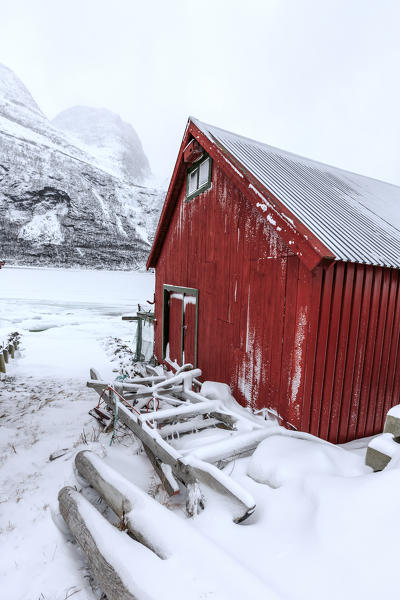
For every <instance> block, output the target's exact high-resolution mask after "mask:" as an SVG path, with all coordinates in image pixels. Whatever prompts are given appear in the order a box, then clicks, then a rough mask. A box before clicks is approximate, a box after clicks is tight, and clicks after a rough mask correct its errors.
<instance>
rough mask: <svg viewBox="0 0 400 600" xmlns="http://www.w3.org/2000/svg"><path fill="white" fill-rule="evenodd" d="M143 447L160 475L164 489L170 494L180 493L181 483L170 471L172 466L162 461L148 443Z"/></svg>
mask: <svg viewBox="0 0 400 600" xmlns="http://www.w3.org/2000/svg"><path fill="white" fill-rule="evenodd" d="M143 448H144V451H145V452H146V454H147V458H148V459H149V461H150V462H151V464H152V465H153V469H154V470H155V472H156V473H157V475H158V476H159V478H160V481H161V485H162V487H163V488H164V490H165V491H166V492H167V494H168V495H169V496H176V494H179V492H180V488H179V484H178V482H177V481H176V479H175V478H174V476H173V475H172V472H171V471H168V469H170V468H171V467H170V466H169V465H168V466H166V465H165V464H164V463H162V462H161V461H160V460H159V459H158V458H157V457H156V455H155V454H154V452H152V451H151V450H150V448H149V447H148V446H146V444H143Z"/></svg>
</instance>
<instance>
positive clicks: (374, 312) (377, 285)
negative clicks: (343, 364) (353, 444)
mask: <svg viewBox="0 0 400 600" xmlns="http://www.w3.org/2000/svg"><path fill="white" fill-rule="evenodd" d="M382 275H383V270H382V269H381V268H379V267H378V268H377V267H374V278H373V285H372V295H371V304H370V310H369V323H368V338H367V343H366V349H365V355H364V369H363V377H362V384H361V395H360V410H359V414H358V424H357V437H358V436H360V437H362V436H367V435H372V432H373V425H372V422H373V420H372V419H371V417H370V418H368V413H370V411H371V407H370V391H371V384H372V373H373V366H374V355H375V340H376V335H377V331H378V327H379V309H380V299H381V293H382V279H383V277H382ZM369 432H370V433H369Z"/></svg>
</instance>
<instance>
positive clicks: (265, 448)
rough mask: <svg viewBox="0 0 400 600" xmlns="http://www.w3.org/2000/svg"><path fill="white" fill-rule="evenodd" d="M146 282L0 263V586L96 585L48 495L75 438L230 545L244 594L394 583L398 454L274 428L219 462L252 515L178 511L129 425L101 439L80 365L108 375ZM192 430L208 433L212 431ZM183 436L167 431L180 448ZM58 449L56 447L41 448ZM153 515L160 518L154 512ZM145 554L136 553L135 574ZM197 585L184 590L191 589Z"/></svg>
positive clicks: (88, 598)
mask: <svg viewBox="0 0 400 600" xmlns="http://www.w3.org/2000/svg"><path fill="white" fill-rule="evenodd" d="M152 288H153V277H152V276H151V275H147V274H137V273H136V274H134V273H126V272H123V273H121V272H104V271H103V272H100V271H93V272H90V271H67V270H53V269H48V270H36V269H3V270H2V271H0V340H1V339H2V338H3V337H4V336H5V335H6V334H7V333H8V332H10V331H14V330H19V331H20V332H21V333H22V334H23V338H22V356H21V357H20V358H18V359H16V360H15V361H12V362H10V363H9V365H8V371H7V376H6V378H5V379H4V380H3V381H2V382H0V424H1V429H0V469H1V471H0V520H1V522H0V556H1V558H2V560H1V565H0V577H1V582H2V587H1V598H5V599H7V600H66V599H67V598H70V597H73V598H74V599H76V600H95V599H98V598H99V597H100V592H99V590H98V589H96V586H95V584H94V582H93V581H92V579H91V575H90V571H89V570H88V568H87V564H86V562H85V560H84V558H83V555H82V554H81V552H80V551H79V550H78V548H77V546H76V545H74V544H72V543H71V542H70V537H69V536H68V532H66V530H65V526H63V523H62V520H61V518H60V516H59V514H58V506H57V493H58V491H59V489H60V488H61V487H62V486H64V485H67V484H70V485H76V486H77V487H78V489H80V487H81V485H82V480H80V479H79V478H77V477H76V475H75V473H74V469H73V457H74V455H75V453H76V452H77V451H78V450H80V449H83V448H86V449H87V448H90V449H92V450H94V451H95V452H96V453H98V454H99V455H100V456H103V457H104V459H105V461H106V463H107V464H108V465H110V466H112V467H114V468H115V469H116V470H118V471H119V472H120V473H121V474H122V475H124V476H125V477H126V478H128V479H130V480H131V481H132V482H133V483H135V484H136V485H137V486H139V487H140V488H141V489H143V490H145V491H147V492H150V493H151V494H152V495H153V496H155V497H156V498H157V499H158V500H160V501H161V502H162V503H164V504H165V505H166V506H167V507H169V508H170V509H171V510H173V511H174V513H175V514H176V515H178V516H179V517H180V518H181V519H185V523H187V524H188V526H189V530H190V529H192V530H193V540H196V542H194V544H195V543H198V540H199V539H200V538H199V537H198V536H199V535H201V536H202V538H201V539H205V540H206V541H207V543H209V544H211V547H215V548H216V551H217V550H218V556H219V557H220V558H219V560H224V558H223V557H224V556H226V564H229V565H231V567H230V568H231V570H232V581H233V585H232V589H234V588H235V586H234V582H235V578H238V577H240V578H243V577H245V578H248V581H249V586H250V587H249V591H248V596H247V597H248V598H249V599H250V600H268V598H276V597H278V598H282V599H290V600H320V599H321V598H324V600H326V599H329V600H337V599H338V598H340V599H341V600H347V599H348V600H350V599H351V600H354V599H356V598H357V599H358V598H360V599H362V600H376V598H380V597H385V596H389V595H391V596H393V595H395V594H396V593H397V589H398V575H397V568H398V566H397V563H398V560H397V537H398V535H399V534H400V524H399V521H398V519H397V515H398V506H399V502H400V468H398V467H396V464H397V463H394V466H395V467H396V468H392V469H390V468H389V469H387V470H385V471H384V472H382V473H376V474H373V473H372V472H371V471H370V469H369V468H367V467H365V465H364V456H365V441H362V442H357V443H352V444H349V445H346V446H345V447H334V446H332V445H329V444H321V443H319V442H318V441H312V440H300V439H294V438H291V437H286V436H281V435H274V436H273V437H269V438H267V439H266V440H265V441H264V442H262V443H261V445H260V446H259V448H258V449H257V451H256V453H255V454H254V455H253V457H249V458H244V459H239V460H236V461H235V462H232V463H230V464H229V465H227V467H225V468H226V470H227V473H229V474H231V476H232V477H233V478H234V479H235V480H237V481H238V482H240V483H241V484H242V485H243V486H244V487H245V488H246V489H247V490H248V491H249V492H250V493H251V494H253V496H254V497H255V499H256V502H257V508H256V511H255V513H254V515H252V516H251V517H250V518H249V519H248V520H247V521H245V522H244V523H243V524H241V525H236V524H234V523H233V521H232V518H231V515H230V514H229V512H227V511H226V506H225V505H224V504H223V503H222V501H221V502H220V501H219V500H218V496H216V495H209V496H208V498H207V499H208V503H207V505H206V509H205V510H204V511H203V512H202V513H201V514H200V515H199V516H197V517H196V518H195V519H191V520H187V519H186V517H185V515H184V510H183V506H184V502H183V499H180V497H179V496H177V497H176V498H174V500H173V501H171V500H169V499H167V498H166V497H165V495H164V494H165V493H164V492H163V490H162V489H161V486H160V485H159V482H158V480H157V478H156V477H155V475H154V473H153V470H152V468H151V466H150V465H149V463H148V461H147V459H146V458H145V456H144V455H143V454H142V453H141V452H140V448H139V445H138V444H137V443H136V442H135V440H133V439H132V436H131V435H130V434H128V433H125V434H124V433H123V431H122V429H121V430H120V431H119V432H118V434H117V436H116V438H117V439H116V440H115V442H114V444H113V445H112V446H111V447H110V446H109V440H110V436H109V434H104V433H99V432H98V430H97V427H96V424H95V423H94V421H93V420H92V419H91V417H89V415H88V414H87V413H88V410H89V409H90V408H91V407H92V406H93V405H94V403H95V401H96V398H97V396H96V394H95V393H94V392H93V391H91V390H88V389H87V388H86V387H85V381H86V378H87V376H88V369H89V367H90V366H95V367H96V368H97V369H98V370H99V371H100V372H101V374H102V375H103V376H104V377H105V378H106V377H107V378H112V377H114V376H115V373H113V372H112V368H113V365H112V364H111V363H110V359H109V356H108V355H107V352H106V344H105V340H107V338H108V337H109V336H114V337H115V336H116V337H121V338H124V339H129V338H130V337H132V334H133V329H132V325H131V324H130V323H129V322H123V321H121V314H122V313H123V312H131V311H132V310H134V309H135V306H136V304H137V302H144V301H146V300H147V299H149V300H151V299H152V294H153V292H152ZM201 435H202V436H203V439H204V440H206V439H207V436H209V435H210V432H206V431H205V432H203V433H202V434H201ZM187 438H188V439H189V438H190V436H187ZM185 439H186V438H181V440H178V441H177V442H176V443H177V444H178V445H180V446H181V447H182V445H184V444H186V443H188V442H186V441H185ZM189 443H190V442H189ZM192 443H193V440H192ZM62 449H65V454H64V455H63V456H61V457H60V458H58V459H56V460H54V461H49V456H50V454H51V453H53V452H55V451H57V450H62ZM397 462H398V461H397ZM206 496H207V492H206ZM94 497H95V496H93V498H94ZM93 498H92V499H93ZM97 506H98V507H100V508H102V505H101V504H97ZM155 527H156V528H162V527H163V523H162V522H161V520H160V522H159V523H156V524H155ZM194 530H196V531H195V532H194ZM118 533H119V535H120V536H122V535H125V534H122V533H120V532H118ZM195 534H196V535H195ZM113 537H115V536H113ZM186 545H187V546H188V547H189V548H190V543H189V542H187V544H186ZM126 547H127V546H126V544H125V545H124V548H126ZM116 551H117V552H118V547H116ZM136 556H137V555H136ZM221 557H222V558H221ZM125 560H128V562H129V557H126V556H125ZM135 560H137V557H136V559H135ZM146 564H147V563H144V564H142V565H140V564H136V562H133V563H132V574H133V576H134V573H135V569H136V570H138V569H139V570H140V569H146ZM235 565H237V567H235ZM221 566H222V565H221ZM225 567H226V565H225ZM199 569H200V570H201V569H202V565H201V564H200V565H199ZM223 570H224V569H223ZM224 571H226V569H225V570H224ZM148 576H149V578H156V577H157V573H152V572H149V573H148ZM225 576H226V573H225ZM142 579H143V578H142ZM144 579H145V578H144ZM242 583H243V581H241V584H242ZM239 587H241V586H239V582H238V589H239ZM260 590H262V591H261V592H260ZM168 597H169V596H168ZM194 597H195V598H197V596H193V595H191V590H190V589H188V591H187V599H188V600H191V599H192V598H194ZM207 597H209V598H210V600H211V597H212V598H213V599H215V600H218V598H219V596H218V595H215V594H213V595H212V596H207ZM235 597H236V596H235ZM159 600H162V597H160V599H159Z"/></svg>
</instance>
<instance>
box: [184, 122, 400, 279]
mask: <svg viewBox="0 0 400 600" xmlns="http://www.w3.org/2000/svg"><path fill="white" fill-rule="evenodd" d="M190 120H191V121H192V122H193V123H194V125H196V127H198V128H199V129H200V130H201V131H202V132H203V133H204V134H205V135H206V136H207V137H208V138H209V139H210V141H211V142H213V143H216V144H217V145H218V147H219V148H220V149H221V150H222V151H225V152H227V153H229V154H230V155H231V156H233V157H234V158H235V159H236V160H237V161H239V163H240V164H241V165H242V167H243V168H244V170H245V171H247V172H249V173H250V174H251V175H253V177H255V178H256V179H257V180H258V181H259V182H260V183H261V185H263V186H264V187H265V188H266V189H267V190H269V191H270V192H271V193H272V194H274V196H276V198H277V199H278V200H280V202H282V203H283V204H284V205H285V206H287V208H288V209H289V210H290V211H291V212H292V213H293V214H294V215H295V216H296V217H297V218H298V219H299V220H300V221H301V222H302V223H303V224H304V225H305V226H306V227H307V228H308V229H309V230H310V231H311V232H312V233H314V235H315V236H316V237H317V238H318V239H319V240H320V241H321V242H322V243H323V244H325V246H326V247H327V248H329V249H330V250H331V251H332V253H333V254H334V255H335V256H336V258H337V259H338V260H344V261H351V262H359V263H367V264H373V265H381V266H388V267H398V268H399V267H400V187H398V186H395V185H392V184H390V183H385V182H383V181H379V180H377V179H372V178H370V177H365V176H364V175H357V174H355V173H351V172H349V171H345V170H343V169H339V168H337V167H332V166H329V165H325V164H323V163H320V162H317V161H315V160H311V159H308V158H304V157H302V156H297V155H296V154H292V153H290V152H286V151H284V150H280V149H278V148H274V147H272V146H269V145H268V144H264V143H261V142H257V141H255V140H252V139H249V138H246V137H243V136H241V135H237V134H235V133H231V132H229V131H225V130H224V129H220V128H218V127H214V126H212V125H208V124H206V123H202V122H201V121H198V120H197V119H194V118H192V117H191V118H190Z"/></svg>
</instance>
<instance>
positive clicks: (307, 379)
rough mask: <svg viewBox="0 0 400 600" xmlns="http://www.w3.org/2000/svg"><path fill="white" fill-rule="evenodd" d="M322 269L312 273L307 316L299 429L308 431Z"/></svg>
mask: <svg viewBox="0 0 400 600" xmlns="http://www.w3.org/2000/svg"><path fill="white" fill-rule="evenodd" d="M322 277H323V269H322V267H319V268H318V269H316V270H315V271H313V273H312V282H311V288H312V289H311V300H310V305H311V307H310V314H309V317H308V334H307V351H306V352H307V354H306V356H307V358H306V365H305V374H304V389H303V410H302V415H301V429H302V430H303V431H310V426H311V401H312V389H313V384H314V373H315V360H316V349H317V340H318V325H319V319H320V310H321V291H322Z"/></svg>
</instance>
